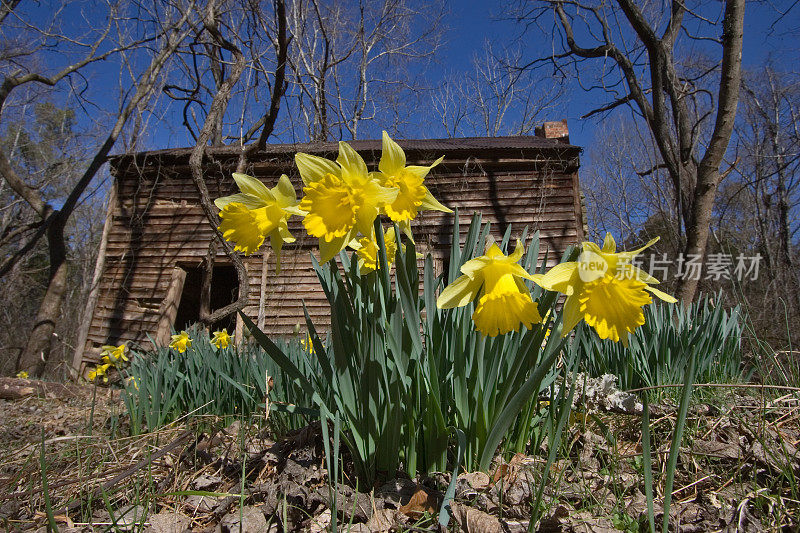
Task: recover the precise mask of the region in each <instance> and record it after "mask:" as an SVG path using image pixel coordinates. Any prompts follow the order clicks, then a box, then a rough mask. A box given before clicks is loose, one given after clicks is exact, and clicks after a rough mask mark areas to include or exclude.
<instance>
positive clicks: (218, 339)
mask: <svg viewBox="0 0 800 533" xmlns="http://www.w3.org/2000/svg"><path fill="white" fill-rule="evenodd" d="M232 340H233V338H232V337H231V336H230V335H228V329H227V328H222V331H215V332H214V337H213V338H212V339H211V344H213V345H214V346H216V347H217V349H219V350H222V349H223V348H227V347H228V345H229V344H230V343H231V341H232Z"/></svg>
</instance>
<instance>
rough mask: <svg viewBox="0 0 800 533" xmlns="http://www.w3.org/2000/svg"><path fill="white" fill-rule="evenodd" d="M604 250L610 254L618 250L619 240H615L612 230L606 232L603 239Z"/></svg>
mask: <svg viewBox="0 0 800 533" xmlns="http://www.w3.org/2000/svg"><path fill="white" fill-rule="evenodd" d="M603 251H604V252H606V253H609V254H613V253H614V252H616V251H617V241H615V240H614V236H613V235H611V233H610V232H608V233H606V238H605V239H604V240H603Z"/></svg>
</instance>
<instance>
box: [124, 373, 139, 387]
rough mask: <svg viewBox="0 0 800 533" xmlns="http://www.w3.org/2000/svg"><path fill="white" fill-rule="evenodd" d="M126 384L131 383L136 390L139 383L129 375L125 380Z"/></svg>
mask: <svg viewBox="0 0 800 533" xmlns="http://www.w3.org/2000/svg"><path fill="white" fill-rule="evenodd" d="M125 381H126V382H127V384H128V385H132V386H133V387H134V388H135V389H136V390H139V383H138V382H137V381H136V378H135V377H133V376H130V377H129V378H128V379H126V380H125Z"/></svg>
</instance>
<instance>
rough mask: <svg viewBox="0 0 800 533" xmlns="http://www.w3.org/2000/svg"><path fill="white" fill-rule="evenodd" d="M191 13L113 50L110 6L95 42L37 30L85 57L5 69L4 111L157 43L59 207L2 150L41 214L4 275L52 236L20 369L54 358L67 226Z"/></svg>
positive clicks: (10, 172)
mask: <svg viewBox="0 0 800 533" xmlns="http://www.w3.org/2000/svg"><path fill="white" fill-rule="evenodd" d="M192 11H193V4H189V9H187V10H185V11H184V13H183V15H182V16H177V17H172V16H167V21H166V22H165V23H164V26H162V27H159V28H158V29H157V32H156V33H155V34H153V35H148V36H144V37H143V38H141V39H138V40H135V41H133V42H130V41H128V40H127V37H126V36H125V35H124V34H122V35H119V37H120V39H118V42H117V43H116V44H115V45H114V44H113V43H112V47H111V48H109V41H110V36H111V34H112V30H114V29H115V28H118V27H119V26H118V23H119V22H120V20H121V19H120V17H119V16H118V9H117V6H113V5H111V6H109V11H108V16H107V21H106V26H105V27H104V28H103V29H102V31H100V32H99V34H98V35H96V36H95V38H94V39H93V40H91V41H88V42H81V41H79V40H76V39H75V38H74V37H70V36H67V35H64V34H56V33H54V32H53V31H52V28H50V29H44V30H41V31H39V32H38V33H39V39H40V41H39V42H40V43H41V44H38V45H36V46H39V47H40V50H39V51H41V52H47V51H50V50H53V51H54V54H56V55H60V52H61V50H59V49H58V47H55V48H54V49H53V48H51V47H50V45H49V44H48V43H50V42H52V41H53V40H55V41H56V42H58V43H61V44H64V45H65V46H67V45H72V46H76V47H77V48H78V50H81V51H82V53H81V57H80V59H78V60H76V61H73V62H69V63H68V64H66V65H63V66H62V67H60V68H59V69H56V70H55V72H48V71H47V70H45V69H43V68H40V67H38V63H37V62H32V64H31V65H30V66H22V65H20V61H19V59H18V58H15V59H14V60H13V61H11V62H10V63H11V64H8V65H6V67H5V69H4V70H5V71H6V74H5V75H4V78H3V82H2V85H0V109H2V108H3V106H4V104H5V103H6V102H7V101H8V99H9V98H10V97H11V96H12V94H13V92H14V91H15V90H18V89H19V88H20V87H25V86H27V85H30V84H39V85H43V86H47V87H57V86H59V85H62V84H69V83H70V82H71V81H73V80H72V78H73V77H74V76H80V74H81V72H82V70H83V69H85V68H86V67H87V66H89V65H91V64H93V63H95V62H98V61H101V60H104V59H107V58H109V57H112V56H114V55H115V54H118V53H119V52H121V51H123V50H130V49H132V48H133V47H138V46H141V45H142V44H144V43H148V44H150V45H151V46H152V45H155V49H154V53H153V54H152V57H151V60H150V62H149V65H148V66H147V68H145V69H144V71H143V72H141V74H140V75H139V77H138V79H137V80H136V82H135V83H134V85H133V86H132V87H131V88H130V91H129V95H128V97H127V98H126V99H125V101H124V102H123V104H122V106H121V108H120V109H119V111H118V113H117V114H116V119H115V120H114V121H113V122H112V123H111V125H110V127H109V132H108V134H107V135H106V136H105V140H104V142H103V143H102V144H101V145H100V146H99V147H97V148H96V151H95V152H94V155H93V156H92V158H91V160H90V162H89V164H88V165H87V167H86V168H85V170H84V171H83V172H82V174H81V175H80V177H79V178H78V180H77V181H76V182H75V183H74V184H73V186H72V188H71V189H70V191H69V193H68V194H67V195H66V197H65V198H64V200H63V202H62V203H61V205H60V206H54V205H53V204H52V203H50V202H49V201H48V200H47V198H46V197H45V196H44V195H43V194H42V192H41V191H40V190H37V189H36V188H35V187H33V186H32V185H31V183H30V180H29V179H28V176H24V175H20V174H19V173H18V172H17V170H16V169H15V168H14V165H13V164H12V163H11V161H10V160H9V158H8V155H7V154H6V153H4V152H2V151H0V176H2V178H3V180H4V182H5V183H6V184H8V186H9V187H10V189H12V190H13V191H14V193H15V194H16V195H18V196H19V198H20V199H21V200H23V201H24V202H25V203H26V204H27V205H28V207H29V208H30V209H31V210H33V212H34V213H36V216H37V224H36V228H35V232H33V234H32V235H27V236H25V238H26V242H25V243H24V244H21V245H20V246H19V247H18V248H17V250H16V251H15V252H14V253H13V254H10V255H9V256H8V257H6V258H5V260H4V262H3V264H2V265H0V276H3V275H5V274H7V273H8V272H9V271H10V270H11V269H12V268H13V267H14V265H15V264H16V263H17V262H18V261H19V260H20V259H21V258H22V257H24V256H25V254H27V253H28V252H29V251H30V250H31V249H32V248H33V247H34V246H35V245H36V244H37V243H38V242H39V240H40V239H41V238H42V237H44V236H46V237H47V249H48V256H49V257H48V262H49V275H48V282H47V290H46V292H45V294H44V298H43V299H42V302H41V303H40V305H39V310H38V312H37V315H36V319H35V322H34V324H33V327H32V331H31V333H30V336H29V338H28V341H27V344H26V346H25V348H24V350H23V351H22V353H21V354H20V358H19V362H18V364H17V369H18V370H23V371H26V372H28V373H29V374H30V375H34V376H38V375H40V374H41V372H42V371H43V369H44V365H45V363H46V362H47V359H48V357H49V353H50V346H51V340H52V337H53V332H54V330H55V327H56V321H57V320H58V318H59V316H60V312H61V304H62V302H63V299H64V294H65V293H66V292H67V288H68V287H67V284H68V263H67V247H66V243H65V239H64V231H65V227H66V225H67V222H68V221H69V219H70V217H71V215H72V214H73V212H74V210H75V208H76V207H77V206H78V204H79V202H80V200H81V198H82V196H83V195H84V193H85V191H86V190H87V188H88V187H89V185H90V184H91V183H92V181H93V179H94V177H95V176H96V175H97V173H98V171H99V170H100V168H101V167H102V166H103V165H104V163H105V161H106V157H107V156H108V155H109V153H110V152H111V150H112V148H113V147H114V145H115V143H116V141H117V139H118V138H119V137H120V135H122V134H123V132H124V130H125V127H126V125H127V123H128V120H129V119H130V117H131V116H132V115H133V114H134V112H135V111H136V110H137V109H138V108H139V106H140V103H141V102H142V101H143V100H145V99H146V98H148V97H149V96H150V95H152V93H153V89H154V88H155V86H156V84H157V80H158V79H159V76H160V75H161V72H162V70H163V69H164V66H165V64H166V63H167V60H168V59H169V58H170V57H171V55H172V54H173V53H174V52H175V50H176V49H177V47H178V46H179V44H180V43H181V42H182V41H183V39H184V38H185V37H186V36H187V35H188V30H187V28H186V27H185V26H186V22H187V20H188V18H189V16H190V14H191V13H192ZM29 27H30V26H29ZM102 50H105V51H102ZM12 65H15V66H12Z"/></svg>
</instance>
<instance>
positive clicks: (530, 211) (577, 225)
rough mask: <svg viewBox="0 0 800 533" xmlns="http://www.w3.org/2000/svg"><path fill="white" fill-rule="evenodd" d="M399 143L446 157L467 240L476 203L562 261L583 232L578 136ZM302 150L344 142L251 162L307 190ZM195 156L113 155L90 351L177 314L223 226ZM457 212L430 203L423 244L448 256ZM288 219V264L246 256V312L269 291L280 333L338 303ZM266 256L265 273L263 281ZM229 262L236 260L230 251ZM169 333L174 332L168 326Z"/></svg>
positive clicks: (444, 171) (280, 151) (450, 200)
mask: <svg viewBox="0 0 800 533" xmlns="http://www.w3.org/2000/svg"><path fill="white" fill-rule="evenodd" d="M351 144H352V145H353V147H354V148H355V149H356V150H358V151H359V153H361V154H362V156H363V157H364V159H365V160H366V162H367V165H368V166H369V168H370V169H372V168H376V167H377V161H378V159H379V158H380V141H356V142H353V143H351ZM400 144H401V146H403V147H404V149H405V150H406V154H407V156H408V163H409V164H430V162H432V161H433V160H435V159H436V158H438V157H439V156H442V155H444V156H445V160H444V162H443V163H442V164H441V165H439V166H438V167H436V168H435V169H434V170H433V171H432V173H431V174H430V175H429V177H428V178H427V179H426V185H427V186H428V187H429V188H430V190H431V192H433V194H434V196H435V197H436V198H438V199H439V200H440V201H441V202H442V203H443V204H445V205H447V206H449V207H451V208H454V209H455V208H458V210H459V214H460V220H461V222H462V225H461V228H462V239H463V237H464V234H466V231H467V226H468V222H469V220H470V218H471V216H472V214H473V212H476V211H479V212H481V213H482V215H483V220H484V221H485V222H491V223H492V227H493V233H494V234H495V235H496V236H497V238H499V237H500V236H501V235H502V233H503V232H504V231H505V229H506V227H507V225H509V224H511V225H512V226H513V228H516V231H517V232H521V230H522V228H523V227H524V226H526V225H527V226H528V227H529V228H530V229H531V230H537V229H538V230H539V231H540V234H541V238H542V245H543V249H542V258H543V257H544V253H545V252H548V253H549V258H550V261H551V262H554V261H556V260H557V259H558V257H560V254H561V252H562V251H563V250H564V248H565V247H566V246H567V245H568V244H571V243H575V242H577V241H579V240H580V239H581V238H582V236H583V235H582V234H583V220H582V214H581V205H580V194H579V187H578V174H577V170H578V164H579V163H578V155H579V149H578V148H577V147H574V146H570V145H568V144H565V143H562V142H558V141H555V140H552V139H542V138H539V137H511V138H493V139H452V140H443V141H437V140H431V141H400ZM297 151H305V152H310V153H316V154H319V155H323V156H325V157H329V158H331V159H333V158H335V157H336V153H337V145H336V144H335V143H324V144H317V145H273V146H270V147H268V150H267V153H266V154H262V155H261V156H260V158H259V159H258V160H256V161H254V162H252V164H251V166H250V168H249V169H248V173H249V174H251V175H255V176H258V177H259V178H261V179H262V180H263V181H264V182H265V183H266V184H267V185H268V186H273V185H274V184H275V183H276V181H277V179H278V177H279V176H280V175H281V174H282V173H285V174H288V175H289V177H290V178H291V179H292V182H293V183H294V184H295V188H296V190H297V193H298V197H300V196H301V194H302V190H301V186H302V182H301V180H300V177H299V175H298V173H297V170H296V167H295V166H294V159H293V156H294V153H295V152H297ZM212 155H213V158H214V162H213V163H210V164H208V165H207V170H206V172H207V182H208V187H209V191H210V193H211V195H212V198H216V197H218V196H223V195H227V194H231V193H233V192H235V184H234V182H233V180H232V179H231V177H230V173H231V172H232V170H233V168H234V166H235V164H236V161H237V157H238V152H237V151H234V150H232V149H230V148H223V149H218V150H215V151H213V153H212ZM188 157H189V150H181V151H161V152H150V153H141V154H135V155H130V156H120V157H116V158H114V159H113V160H112V172H113V174H114V176H115V179H116V184H115V188H116V194H115V195H114V196H113V197H112V198H113V201H114V205H113V206H112V208H111V209H110V213H111V217H112V220H111V224H110V228H109V231H108V233H107V242H106V247H105V257H104V265H103V268H102V271H101V274H100V277H99V279H98V287H97V300H96V304H95V305H94V312H93V313H92V314H91V315H92V316H91V321H90V324H89V329H88V334H87V336H86V343H85V346H84V347H83V348H84V349H83V352H84V353H83V354H82V355H83V358H82V360H83V361H84V362H88V363H91V362H94V361H96V360H97V353H98V347H99V346H101V345H103V344H118V343H120V342H127V343H132V342H136V343H141V344H145V343H147V337H148V335H149V336H150V337H152V338H156V336H157V334H158V325H159V322H161V323H162V327H163V323H164V317H165V316H170V315H168V313H169V310H168V309H166V308H165V305H166V303H165V298H166V297H167V294H168V291H170V286H171V284H174V283H175V279H176V278H175V276H174V270H175V268H176V267H181V268H192V267H197V266H198V265H199V264H200V262H201V261H202V259H203V258H204V257H205V256H206V254H207V253H208V247H209V240H210V238H211V236H212V229H211V227H210V226H209V224H208V222H207V221H206V219H205V217H204V215H203V213H202V211H201V209H200V206H199V204H198V194H197V191H196V190H195V188H194V184H193V183H192V180H191V178H190V172H189V168H188ZM452 222H453V216H452V215H449V214H444V213H438V212H430V211H429V212H423V213H422V214H421V215H420V216H419V217H418V218H417V220H416V221H415V223H414V224H413V227H414V234H415V237H416V239H417V241H418V243H419V245H420V248H421V249H422V250H423V251H430V252H431V253H433V254H434V257H436V258H438V259H440V261H439V263H440V264H441V263H442V258H444V257H445V256H446V254H447V250H448V248H449V241H450V237H451V232H452ZM289 226H290V230H291V231H292V233H293V234H294V235H295V237H297V242H296V243H294V244H293V245H287V246H286V247H285V248H284V252H283V258H282V263H281V272H280V274H276V272H275V259H274V255H272V254H270V253H269V252H267V249H266V248H265V249H264V251H263V252H259V253H257V254H254V255H253V256H250V257H247V258H245V264H246V266H247V270H248V273H249V277H250V291H249V295H248V300H249V304H248V307H247V308H246V309H245V312H246V313H247V314H248V316H251V317H252V318H253V319H254V320H256V319H258V314H259V303H260V302H261V300H262V297H263V307H262V309H263V310H262V315H263V316H262V319H263V323H264V327H265V330H266V331H267V332H269V333H272V334H276V335H281V334H291V333H292V330H293V329H294V327H295V325H297V324H302V323H304V319H303V309H302V305H303V302H305V305H306V306H307V308H308V309H309V312H310V313H311V315H312V317H314V319H315V323H316V322H318V323H319V324H320V325H322V328H321V329H323V330H324V329H325V328H324V325H325V324H327V323H328V321H329V317H328V314H329V310H328V307H327V304H326V301H325V299H324V295H323V294H322V292H321V290H320V289H319V284H318V281H317V278H316V275H315V274H314V272H313V269H312V266H311V260H310V254H311V253H316V248H317V240H316V239H315V238H312V237H309V236H308V235H307V234H306V233H305V231H304V229H303V227H302V222H301V220H300V219H299V218H298V217H293V218H292V219H291V220H290V223H289ZM265 257H266V258H267V265H266V268H267V273H266V277H265V278H264V279H266V284H265V285H264V287H263V288H262V284H261V280H262V275H263V272H262V269H263V268H264V264H263V263H264V259H265ZM218 261H219V263H220V264H223V263H227V258H226V257H225V256H224V254H220V255H219V257H218ZM178 288H180V287H178ZM172 290H173V292H174V291H175V288H174V287H173V289H172ZM173 296H174V295H173ZM173 305H175V304H174V302H173ZM171 316H174V310H173V315H171ZM161 333H162V335H161V340H162V341H163V340H164V336H163V333H164V332H163V331H162V332H161ZM79 348H80V347H79ZM76 355H77V354H76ZM76 360H81V357H76Z"/></svg>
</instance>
